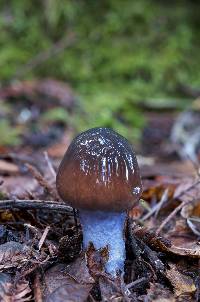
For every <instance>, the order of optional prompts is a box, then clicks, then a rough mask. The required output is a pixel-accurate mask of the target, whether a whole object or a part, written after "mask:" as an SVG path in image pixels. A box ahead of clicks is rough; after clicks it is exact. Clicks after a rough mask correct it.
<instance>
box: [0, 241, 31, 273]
mask: <svg viewBox="0 0 200 302" xmlns="http://www.w3.org/2000/svg"><path fill="white" fill-rule="evenodd" d="M30 256H31V250H30V248H29V247H28V246H27V245H24V244H21V243H19V242H15V241H10V242H7V243H4V244H1V245H0V271H2V270H3V269H7V268H11V267H20V266H22V265H23V264H24V263H25V262H27V261H28V260H29V259H30Z"/></svg>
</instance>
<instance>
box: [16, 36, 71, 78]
mask: <svg viewBox="0 0 200 302" xmlns="http://www.w3.org/2000/svg"><path fill="white" fill-rule="evenodd" d="M75 42H76V37H75V35H74V34H73V33H71V34H69V35H68V36H65V37H64V38H63V39H61V40H60V41H58V42H57V43H55V44H53V45H52V46H51V47H49V48H48V49H47V50H45V51H43V52H40V53H38V54H37V55H36V56H35V57H34V58H32V59H31V60H30V61H28V62H27V63H26V64H24V65H23V66H22V67H21V68H20V69H18V70H17V71H16V73H15V75H14V78H19V77H23V76H24V75H25V74H26V73H27V72H28V71H30V70H32V69H34V68H36V67H37V66H39V65H41V64H42V63H44V62H45V61H47V60H49V59H51V58H53V59H55V56H56V55H58V54H59V53H61V52H62V51H64V50H65V49H66V48H69V47H71V46H72V45H73V44H74V43H75Z"/></svg>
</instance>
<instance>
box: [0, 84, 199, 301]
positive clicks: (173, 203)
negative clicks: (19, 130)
mask: <svg viewBox="0 0 200 302" xmlns="http://www.w3.org/2000/svg"><path fill="white" fill-rule="evenodd" d="M67 89H68V87H64V86H63V84H62V85H61V83H58V82H56V81H53V80H49V79H48V80H45V81H44V82H41V83H40V82H38V81H35V82H29V83H28V82H22V83H20V84H17V85H16V86H15V85H14V86H11V87H7V88H6V89H2V90H1V91H0V95H1V96H2V98H3V99H4V100H6V101H9V102H10V103H12V102H13V100H15V101H19V100H20V99H21V101H20V102H19V104H18V105H17V106H18V107H17V108H18V109H20V110H21V111H20V112H21V113H22V112H23V110H24V106H25V107H26V106H27V104H29V105H30V104H33V107H32V108H34V110H35V108H37V107H38V104H39V100H41V98H43V97H44V98H45V99H46V100H50V99H51V101H52V102H53V104H54V105H53V106H54V107H57V106H58V105H59V106H60V104H61V105H62V106H63V104H65V105H64V106H65V108H66V110H67V111H69V112H70V110H72V108H73V106H74V102H75V97H74V96H73V93H72V92H71V90H70V89H69V90H68V96H67V97H66V91H67ZM45 104H46V105H44V103H43V105H42V106H44V107H39V113H38V112H36V113H37V114H36V115H37V117H38V116H40V115H42V114H43V112H44V110H45V109H46V107H45V106H47V108H48V106H49V105H48V104H50V102H45ZM10 108H11V107H10ZM49 109H50V108H49ZM34 110H33V112H34ZM8 111H9V110H7V111H6V110H5V111H4V113H3V114H4V118H10V117H11V114H9V113H8ZM24 112H25V111H24ZM26 113H27V112H26ZM31 114H32V112H31ZM22 116H23V115H22ZM24 116H25V115H24ZM10 122H13V123H14V124H15V123H16V124H17V123H19V121H17V119H16V120H14V121H12V120H10ZM33 122H34V123H35V122H36V118H35V117H34V116H32V117H31V118H30V120H29V119H27V120H26V121H24V122H23V123H25V124H26V125H30V126H31V127H32V125H33ZM20 123H21V121H20ZM48 123H49V122H48ZM50 123H52V122H50ZM43 125H44V124H43ZM57 125H58V123H53V127H60V124H59V126H57ZM61 125H62V126H61V128H60V129H61V131H60V132H58V133H59V134H58V135H57V136H56V139H55V140H52V141H51V142H50V144H49V145H48V144H46V145H45V150H44V146H43V144H41V145H40V140H37V144H34V143H33V144H29V146H28V147H27V146H25V144H27V141H26V138H25V136H24V137H23V136H22V141H21V145H19V146H18V147H12V148H11V147H9V146H6V147H5V146H1V148H0V150H3V153H1V154H0V301H6V302H7V301H13V302H14V301H17V302H23V301H36V302H41V301H54V302H57V301H58V302H59V301H73V302H76V301H77V302H78V301H92V302H95V301H116V302H118V301H130V302H131V301H157V302H158V301H162V302H163V301H170V302H173V301H198V300H199V299H200V294H199V292H200V288H199V270H200V267H199V263H200V244H199V234H200V226H199V225H200V223H199V222H200V210H199V201H200V200H199V199H200V194H199V193H200V178H199V175H198V173H196V172H195V170H194V167H193V165H192V164H191V163H190V162H181V163H180V162H178V161H175V162H174V163H173V165H171V166H170V165H169V164H168V163H159V162H156V161H155V160H152V161H148V162H149V163H150V164H148V165H147V166H145V165H141V170H142V178H143V186H144V192H143V196H142V199H143V200H142V201H141V203H140V204H139V205H138V206H137V207H135V208H134V209H132V210H131V211H130V213H129V219H128V221H127V227H126V232H125V239H126V262H125V274H124V276H121V275H118V276H117V277H116V278H111V276H110V275H108V274H107V273H106V272H105V268H104V265H105V262H106V260H107V255H108V254H107V253H108V251H107V249H106V247H105V249H103V250H100V251H96V250H95V249H94V247H93V246H92V245H91V246H90V247H89V248H88V251H87V252H86V253H85V254H84V253H83V251H82V248H81V243H82V232H81V227H80V223H79V220H78V219H77V217H76V216H77V215H76V214H77V213H76V211H74V210H73V209H72V208H71V207H69V206H67V205H66V204H64V203H63V202H62V201H61V200H60V198H59V196H58V194H57V192H56V187H55V175H56V170H57V167H58V164H59V161H60V157H61V155H62V154H63V152H64V149H65V148H66V145H67V144H68V143H69V142H70V140H71V137H72V131H71V130H68V126H67V125H64V126H63V124H62V123H61ZM23 127H24V126H23ZM31 127H30V128H29V127H28V132H27V134H28V133H29V131H30V132H31ZM46 134H47V133H46ZM46 134H45V135H46ZM29 137H31V139H33V136H31V135H30V136H29ZM36 145H37V149H35V146H36ZM36 150H37V151H36ZM43 151H48V152H47V153H45V154H44V152H43ZM144 162H145V160H144ZM146 162H147V161H146Z"/></svg>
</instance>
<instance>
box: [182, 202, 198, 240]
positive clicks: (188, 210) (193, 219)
mask: <svg viewBox="0 0 200 302" xmlns="http://www.w3.org/2000/svg"><path fill="white" fill-rule="evenodd" d="M181 216H182V217H183V218H185V219H186V222H187V225H188V227H189V228H190V230H191V231H192V232H193V233H194V234H196V235H197V236H200V202H199V200H195V201H194V202H191V203H190V204H187V205H185V206H184V207H183V208H182V210H181Z"/></svg>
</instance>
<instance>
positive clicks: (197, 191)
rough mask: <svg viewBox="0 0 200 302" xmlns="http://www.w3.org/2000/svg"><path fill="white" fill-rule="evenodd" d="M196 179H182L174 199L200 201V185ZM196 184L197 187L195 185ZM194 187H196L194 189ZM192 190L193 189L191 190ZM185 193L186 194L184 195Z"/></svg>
mask: <svg viewBox="0 0 200 302" xmlns="http://www.w3.org/2000/svg"><path fill="white" fill-rule="evenodd" d="M197 182H198V180H195V179H191V178H189V179H182V181H181V183H180V184H179V186H178V187H177V188H176V190H175V192H174V196H173V197H174V199H176V198H178V199H179V200H181V201H188V199H189V198H190V199H197V198H199V199H200V183H199V184H197ZM195 183H196V185H195ZM193 185H194V187H192V186H193ZM190 188H191V189H190ZM184 192H185V193H184Z"/></svg>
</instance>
